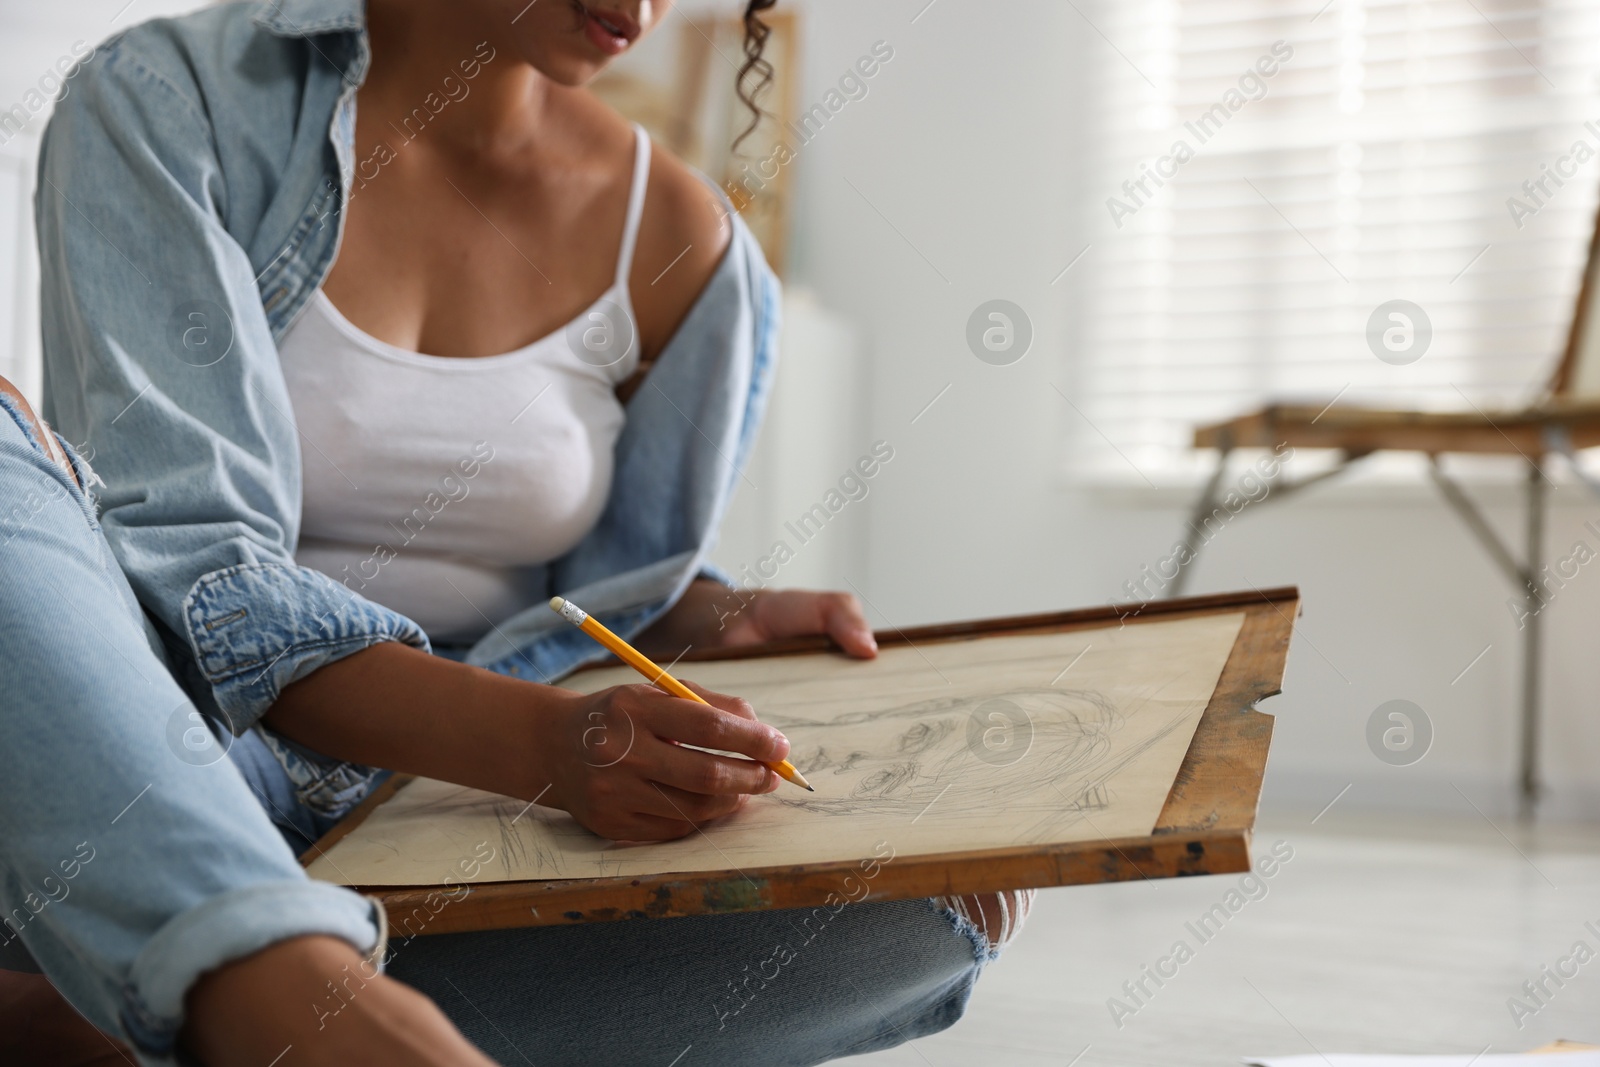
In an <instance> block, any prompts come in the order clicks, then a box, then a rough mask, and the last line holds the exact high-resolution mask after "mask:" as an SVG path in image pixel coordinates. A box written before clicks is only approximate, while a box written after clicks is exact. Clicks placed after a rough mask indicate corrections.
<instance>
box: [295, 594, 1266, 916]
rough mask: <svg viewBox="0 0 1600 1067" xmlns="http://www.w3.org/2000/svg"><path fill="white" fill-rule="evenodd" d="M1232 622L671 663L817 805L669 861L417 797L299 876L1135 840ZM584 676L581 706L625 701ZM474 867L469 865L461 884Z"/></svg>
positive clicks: (710, 835) (568, 874) (450, 790)
mask: <svg viewBox="0 0 1600 1067" xmlns="http://www.w3.org/2000/svg"><path fill="white" fill-rule="evenodd" d="M1243 619H1244V616H1243V615H1240V614H1230V615H1213V616H1204V617H1199V618H1190V619H1180V620H1172V621H1164V622H1148V623H1139V624H1137V625H1128V626H1122V627H1107V628H1105V629H1098V630H1077V631H1072V632H1068V633H1054V634H1032V635H1022V636H1005V637H986V638H982V639H970V640H960V641H942V642H923V643H919V644H917V645H915V646H909V647H908V646H893V647H889V648H885V649H884V650H883V651H881V652H880V653H879V654H878V658H877V659H875V660H869V661H860V660H850V659H846V658H845V657H843V656H841V655H837V654H831V653H815V654H807V655H800V656H777V657H764V658H756V659H747V660H727V661H721V662H707V663H686V664H682V665H681V666H680V668H678V669H676V670H675V671H674V673H676V674H678V675H679V676H680V677H683V678H687V679H689V680H691V681H695V682H698V683H700V684H701V685H704V686H706V687H707V688H710V689H713V690H716V691H718V692H722V693H731V694H736V695H738V696H742V697H745V698H746V699H748V700H749V701H750V702H751V703H752V704H754V706H755V709H756V713H757V714H758V715H760V716H761V718H762V720H763V721H765V722H768V723H771V724H773V725H774V726H777V727H778V728H780V729H781V730H783V732H784V733H785V734H786V735H787V736H788V737H789V741H790V745H791V752H790V759H791V760H792V761H793V762H794V764H795V765H796V766H797V767H798V768H799V769H800V771H801V773H803V774H804V775H805V776H806V777H807V778H808V779H809V780H810V781H811V784H812V785H814V786H815V787H816V792H815V793H808V792H806V791H805V790H803V789H800V788H798V787H797V786H793V785H790V784H788V783H785V784H784V785H782V786H781V787H780V788H779V789H778V791H777V792H775V793H769V794H765V795H763V796H759V797H755V798H753V799H752V800H751V802H750V803H749V804H748V805H746V806H745V808H744V809H743V810H742V811H739V812H737V813H735V814H734V815H732V816H729V817H727V818H726V819H724V820H721V821H719V822H717V823H713V824H711V825H708V826H706V827H705V828H704V829H703V830H702V831H699V832H696V833H694V834H692V835H690V836H689V837H686V838H684V839H682V840H679V841H672V842H666V843H657V844H638V843H634V844H627V843H618V842H613V841H607V840H605V839H603V838H600V837H596V836H595V835H593V834H591V833H589V832H588V831H587V830H584V829H583V828H582V827H580V826H579V825H578V824H577V823H576V822H575V821H574V820H573V819H572V818H571V817H570V816H569V815H567V814H566V813H565V812H562V811H556V810H553V809H550V808H545V807H542V806H535V805H530V804H528V803H527V802H526V801H523V800H514V799H511V798H508V797H502V796H496V795H493V794H489V793H483V792H480V791H478V790H474V789H467V788H464V787H461V786H455V785H449V784H446V783H444V782H437V781H432V780H429V779H417V780H415V781H413V782H411V783H410V784H408V785H406V786H404V787H402V788H401V789H400V790H399V791H398V792H397V793H396V794H395V795H394V796H393V797H392V798H390V799H389V800H388V801H387V802H386V803H384V804H383V805H382V806H380V807H379V808H378V809H377V810H376V811H375V812H373V813H372V814H371V815H370V816H369V817H368V818H367V820H366V821H365V822H364V823H362V824H361V825H360V826H359V827H357V828H356V830H355V831H354V832H352V833H350V834H348V835H347V836H345V837H344V838H343V839H341V840H340V841H338V842H337V843H335V844H334V845H333V847H332V848H331V849H329V850H328V852H327V853H326V854H325V855H324V856H322V857H320V858H319V859H317V860H316V861H315V862H314V863H313V864H312V865H311V867H310V872H311V874H312V875H313V876H314V877H317V878H322V879H325V880H327V881H333V882H341V883H344V884H346V885H368V886H377V885H438V884H441V883H443V882H444V881H446V880H447V879H450V878H452V877H459V876H458V875H457V874H456V872H457V870H458V867H459V863H460V861H461V860H462V859H463V858H468V859H470V858H472V857H474V856H477V857H484V856H488V855H490V854H491V850H492V855H493V856H494V859H493V861H492V862H490V863H488V864H487V865H485V866H483V868H482V870H481V871H479V872H478V873H477V874H476V877H475V879H474V880H479V881H484V880H487V881H505V880H521V879H535V878H595V877H610V876H619V875H625V876H633V875H642V874H664V873H672V872H688V871H725V870H733V869H739V870H743V869H746V868H750V867H766V866H780V865H789V864H801V863H816V862H824V861H832V860H841V861H849V860H854V859H860V858H862V857H866V856H871V855H882V854H884V853H883V851H882V850H883V848H884V847H885V846H886V847H887V848H888V849H892V850H893V854H894V855H896V856H905V855H916V854H926V853H934V852H953V851H960V850H972V849H985V848H1002V847H1008V846H1013V845H1030V844H1052V843H1064V842H1073V841H1086V840H1096V839H1099V838H1102V837H1107V838H1116V837H1140V836H1144V835H1147V834H1149V833H1150V831H1151V829H1153V828H1154V826H1155V822H1156V819H1157V818H1158V817H1159V816H1160V813H1161V808H1162V806H1163V804H1164V803H1165V802H1166V797H1167V793H1168V792H1169V791H1170V790H1171V788H1172V782H1173V779H1174V778H1175V777H1176V775H1177V772H1178V767H1179V765H1180V764H1181V763H1182V762H1183V757H1184V755H1185V753H1187V751H1188V748H1189V742H1190V741H1191V740H1192V738H1193V736H1194V729H1195V725H1196V723H1197V722H1199V719H1200V715H1201V713H1202V712H1203V711H1204V710H1205V707H1206V704H1207V703H1208V702H1209V701H1210V699H1211V694H1212V691H1213V690H1214V689H1215V688H1216V684H1217V678H1218V676H1219V675H1220V674H1221V673H1222V667H1223V665H1224V663H1226V662H1227V658H1228V655H1229V653H1230V651H1231V650H1232V648H1233V643H1234V639H1235V637H1236V636H1237V634H1238V632H1239V626H1240V624H1241V623H1242V621H1243ZM637 681H638V676H637V675H636V674H634V673H633V672H632V671H630V670H628V669H627V668H623V667H618V668H615V669H609V668H608V669H605V670H597V671H585V672H580V673H579V674H577V675H574V676H573V677H571V678H569V679H568V680H567V681H566V682H565V683H563V684H565V685H569V686H571V687H572V688H574V689H579V690H582V691H585V692H593V691H596V690H599V689H603V688H605V687H607V686H612V685H618V684H623V683H632V682H637ZM475 866H476V865H475Z"/></svg>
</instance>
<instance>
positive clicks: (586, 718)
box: [527, 683, 789, 841]
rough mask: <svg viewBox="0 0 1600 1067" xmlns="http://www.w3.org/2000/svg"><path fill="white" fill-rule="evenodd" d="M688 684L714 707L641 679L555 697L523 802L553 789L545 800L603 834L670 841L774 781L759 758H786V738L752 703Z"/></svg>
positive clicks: (541, 726)
mask: <svg viewBox="0 0 1600 1067" xmlns="http://www.w3.org/2000/svg"><path fill="white" fill-rule="evenodd" d="M685 684H690V687H691V688H692V689H694V691H695V692H697V693H699V694H700V695H701V696H703V697H705V699H706V700H707V701H709V702H710V705H711V706H709V707H708V706H707V705H705V704H698V703H696V702H694V701H692V700H684V699H681V698H679V697H674V696H670V695H669V694H667V693H664V692H662V691H661V690H659V689H657V688H656V687H655V686H652V685H643V684H639V685H619V686H614V687H612V688H610V689H602V690H600V691H599V692H598V693H590V694H579V693H568V694H564V696H563V698H561V699H557V700H555V701H552V702H551V703H550V704H549V705H547V707H546V708H545V709H543V714H541V715H539V717H538V718H537V720H536V722H537V723H538V726H537V729H538V733H539V736H538V737H537V739H536V741H535V745H534V748H535V751H536V752H537V753H538V766H537V767H536V768H533V771H534V775H533V779H532V781H534V782H536V783H537V784H534V785H533V787H532V791H530V792H529V793H528V796H527V799H530V800H531V799H533V797H534V792H536V791H538V790H542V789H545V788H546V786H548V791H547V792H545V793H544V795H543V796H541V797H540V798H539V803H541V804H544V805H547V806H549V807H555V808H560V809H562V810H564V811H566V812H568V813H570V814H571V815H572V817H573V818H575V819H577V820H578V822H579V823H581V824H582V825H583V826H585V827H587V828H588V829H590V830H592V831H594V832H595V833H597V834H599V835H600V836H602V837H608V838H611V839H612V840H620V841H670V840H672V839H674V838H679V837H683V836H684V835H686V834H688V833H691V832H692V831H693V830H694V829H695V828H696V827H697V826H699V825H700V824H702V823H706V822H709V821H711V820H712V819H716V818H720V817H721V816H723V815H727V814H729V813H731V812H733V811H736V810H738V809H739V808H740V807H741V806H743V804H744V803H745V801H746V800H747V799H748V798H749V797H750V796H751V795H753V794H758V793H770V792H772V791H773V790H774V789H776V788H778V786H779V785H780V784H781V782H782V779H780V778H779V777H778V776H777V774H775V773H774V772H773V771H771V770H769V769H768V768H767V767H765V766H763V762H776V761H778V760H781V759H783V758H785V757H786V756H787V755H788V754H789V741H788V739H787V738H785V737H784V736H783V734H781V733H779V732H778V731H777V730H775V729H773V728H772V727H770V726H766V725H764V724H762V723H761V722H759V721H758V720H757V719H756V716H755V712H754V711H752V710H751V708H750V705H749V704H748V703H747V702H746V701H743V700H741V699H739V698H738V697H730V696H724V695H722V694H720V693H713V692H711V691H709V690H706V689H701V688H700V687H699V686H695V685H692V684H691V683H685ZM547 692H548V691H547ZM558 692H560V691H559V690H558ZM689 745H695V746H699V747H698V748H689V747H686V746H689ZM699 748H710V749H718V750H720V751H723V752H735V753H739V754H740V755H742V756H748V757H749V759H740V758H738V757H737V756H724V755H719V754H716V753H712V752H702V751H699ZM756 761H762V762H756Z"/></svg>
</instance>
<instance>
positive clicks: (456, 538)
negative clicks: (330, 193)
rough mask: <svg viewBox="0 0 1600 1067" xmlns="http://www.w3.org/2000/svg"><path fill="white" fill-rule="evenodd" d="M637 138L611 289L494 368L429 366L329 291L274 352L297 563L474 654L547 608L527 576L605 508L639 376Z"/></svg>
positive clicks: (481, 364) (466, 362) (436, 362)
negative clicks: (356, 319) (618, 391)
mask: <svg viewBox="0 0 1600 1067" xmlns="http://www.w3.org/2000/svg"><path fill="white" fill-rule="evenodd" d="M634 136H635V150H634V164H633V182H632V187H631V189H630V192H629V196H628V212H627V219H626V223H625V225H624V227H623V233H622V247H621V250H620V252H619V254H618V256H617V270H616V276H615V278H614V279H613V281H612V283H611V287H610V288H609V289H607V290H606V291H605V292H604V293H603V294H602V295H601V296H600V298H599V299H598V300H596V301H595V302H594V304H592V305H590V307H589V308H588V309H586V310H585V311H584V312H583V313H582V314H581V315H579V316H578V317H577V318H576V319H574V320H573V321H572V322H571V323H569V324H568V325H567V326H565V327H564V328H562V329H560V330H557V331H556V332H554V333H552V334H549V335H548V336H545V337H542V338H540V339H539V340H537V341H535V342H533V343H532V344H530V345H528V346H526V347H524V348H519V349H517V350H516V351H514V352H506V353H503V354H501V355H497V356H485V357H481V358H475V359H474V358H466V359H460V358H452V357H442V356H429V355H423V354H421V353H417V352H411V351H408V350H406V349H403V348H398V347H396V346H394V345H391V344H386V343H385V342H383V341H380V340H378V339H377V338H375V337H372V336H370V335H369V334H366V333H363V332H362V331H361V330H359V329H357V328H356V327H355V326H354V325H352V324H351V323H350V322H349V321H348V320H347V319H345V317H344V316H343V315H341V314H339V310H338V309H337V308H335V307H334V306H333V303H332V302H331V301H330V300H329V299H328V298H327V296H326V295H325V294H324V293H323V292H322V291H321V290H320V289H319V290H318V291H317V292H316V294H315V295H314V296H313V297H312V299H311V301H310V303H309V304H308V305H307V307H306V310H305V311H304V312H303V313H302V315H301V317H300V318H299V319H298V320H297V321H296V322H295V323H294V325H293V326H292V327H290V329H289V332H288V333H286V334H285V335H284V337H283V340H282V342H281V343H280V344H279V346H278V354H279V357H280V360H281V361H282V364H283V372H284V377H285V379H286V380H287V382H288V387H289V398H290V400H291V402H292V404H293V406H294V415H295V420H296V422H297V423H298V425H299V430H300V441H301V456H302V469H303V471H304V475H303V486H302V490H301V494H302V496H301V499H302V511H301V531H300V543H299V546H298V549H297V551H296V559H297V561H298V562H299V563H300V564H302V565H303V566H307V567H312V568H315V569H316V570H319V571H322V572H323V573H325V574H327V575H329V576H330V577H332V578H333V579H335V580H336V581H340V582H343V583H344V584H345V585H346V586H348V587H349V588H350V589H352V590H355V591H356V592H359V593H361V594H362V595H363V596H365V597H367V598H368V599H370V600H374V601H377V602H378V603H380V604H383V605H385V606H386V607H389V608H392V609H394V610H395V611H398V612H400V613H401V614H403V615H406V616H408V617H409V618H411V619H413V620H414V621H416V623H417V624H418V625H420V626H421V627H422V628H423V630H425V631H426V632H427V634H428V636H429V637H430V638H431V639H433V640H434V641H435V642H443V643H462V642H470V641H475V640H477V639H478V638H480V637H482V636H483V635H484V634H486V633H487V632H488V631H489V630H490V629H491V628H492V627H493V626H495V625H497V624H498V623H500V622H503V621H504V620H505V619H507V618H508V617H510V616H511V615H513V614H515V613H516V612H518V611H520V610H522V609H523V608H525V607H527V606H528V605H529V604H531V603H535V602H537V601H538V600H540V599H542V598H543V597H545V596H548V595H549V592H548V590H545V589H543V588H533V587H532V586H531V582H530V578H531V575H529V573H528V571H529V568H530V567H532V566H533V565H535V564H540V563H546V562H549V561H550V560H553V559H555V558H557V557H559V556H561V555H563V554H565V553H566V552H567V551H569V550H570V549H571V548H572V547H573V546H574V545H576V544H577V543H578V542H579V541H580V540H582V539H583V537H584V535H585V534H587V533H588V532H589V530H590V529H591V528H592V527H593V526H594V524H595V522H596V521H597V520H598V519H599V517H600V513H601V511H602V510H603V509H604V507H605V503H606V497H607V495H608V494H609V493H610V490H611V477H612V450H613V448H614V446H615V445H616V440H617V435H618V434H619V433H620V432H621V431H622V424H623V411H622V405H621V404H619V403H618V402H617V398H616V395H615V393H614V389H615V387H616V386H617V384H618V383H620V382H622V381H623V380H625V379H626V378H627V377H628V376H629V375H631V374H632V373H633V372H634V371H635V370H636V369H637V368H638V364H639V343H638V337H637V331H636V330H635V329H634V327H633V323H634V322H635V319H634V316H633V303H632V301H631V299H630V298H629V294H628V272H629V269H630V268H631V266H632V263H633V251H634V244H635V242H636V240H637V237H638V232H639V219H640V217H641V215H642V214H643V211H644V197H645V186H646V183H647V181H648V177H649V173H650V140H649V137H648V135H646V133H645V132H644V130H643V129H642V128H640V127H638V126H635V127H634Z"/></svg>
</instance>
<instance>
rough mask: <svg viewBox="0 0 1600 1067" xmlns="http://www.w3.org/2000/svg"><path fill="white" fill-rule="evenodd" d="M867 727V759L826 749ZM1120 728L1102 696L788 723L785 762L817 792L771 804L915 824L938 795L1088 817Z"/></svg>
mask: <svg viewBox="0 0 1600 1067" xmlns="http://www.w3.org/2000/svg"><path fill="white" fill-rule="evenodd" d="M864 722H875V723H879V724H882V725H883V726H884V727H885V729H884V730H883V731H882V733H881V734H880V735H879V736H880V738H881V741H880V743H879V744H877V745H875V746H874V748H873V750H872V751H862V750H860V749H857V748H852V749H850V750H848V751H846V750H841V749H835V748H833V747H832V746H830V745H829V743H828V734H829V728H830V726H843V725H851V724H857V723H864ZM1122 722H1123V719H1122V716H1121V714H1119V713H1118V711H1117V709H1116V708H1115V706H1114V705H1112V703H1111V702H1110V701H1108V700H1106V699H1105V698H1104V697H1103V696H1101V695H1100V694H1099V693H1095V692H1090V691H1083V690H1061V689H1016V690H1011V691H1009V692H1004V693H999V694H994V695H992V696H986V697H983V698H978V699H951V698H938V699H934V700H925V701H919V702H917V703H914V704H905V705H900V706H896V707H889V708H884V709H880V710H877V711H871V712H852V713H849V714H846V715H840V716H837V717H836V718H834V719H832V720H829V721H824V722H817V723H809V724H787V723H786V724H783V729H784V730H785V731H786V732H787V733H788V734H789V736H790V739H791V741H792V742H793V746H794V747H793V749H792V751H791V753H790V759H791V760H792V761H793V762H794V764H795V766H796V767H798V768H799V769H800V771H801V773H802V774H804V775H805V776H806V777H807V778H808V779H809V780H810V781H811V783H812V784H813V785H814V786H816V789H817V792H816V794H815V795H811V794H807V795H806V796H805V797H804V798H800V797H794V796H791V795H789V794H787V793H774V794H768V799H770V800H773V801H775V802H777V803H780V804H785V805H788V806H790V807H794V808H800V809H804V810H806V811H809V812H813V813H815V814H818V815H852V814H858V813H862V812H868V811H870V812H874V813H885V814H904V815H906V816H907V817H916V816H918V815H919V813H920V812H922V811H923V810H924V809H925V808H926V807H927V806H928V804H929V803H930V801H931V800H932V799H933V798H934V797H935V796H937V797H938V798H939V803H940V805H942V806H947V807H948V808H953V809H956V810H963V809H966V810H975V809H990V810H993V809H994V808H995V807H997V806H1004V807H1007V808H1012V809H1016V808H1018V807H1019V806H1021V807H1024V808H1028V809H1033V808H1037V809H1038V810H1040V811H1042V812H1043V811H1050V812H1059V811H1063V810H1072V809H1076V810H1091V809H1093V808H1097V807H1103V806H1105V804H1106V803H1107V801H1108V798H1107V796H1106V792H1105V789H1104V781H1105V779H1106V778H1108V777H1109V776H1110V774H1111V773H1113V772H1114V770H1115V768H1113V767H1110V766H1109V765H1108V762H1107V757H1108V756H1109V755H1110V753H1111V742H1112V737H1113V736H1114V734H1115V733H1116V731H1117V730H1118V729H1119V728H1120V727H1121V725H1122ZM854 736H855V737H856V738H857V744H859V737H860V733H859V732H854Z"/></svg>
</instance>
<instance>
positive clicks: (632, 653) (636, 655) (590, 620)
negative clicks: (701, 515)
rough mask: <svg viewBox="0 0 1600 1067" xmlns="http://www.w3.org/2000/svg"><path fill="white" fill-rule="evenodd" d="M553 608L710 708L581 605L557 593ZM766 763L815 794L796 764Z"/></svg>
mask: <svg viewBox="0 0 1600 1067" xmlns="http://www.w3.org/2000/svg"><path fill="white" fill-rule="evenodd" d="M550 610H551V611H553V612H555V613H556V614H557V615H560V616H561V617H562V618H563V619H566V620H567V621H568V622H570V623H571V624H572V625H574V626H576V627H577V628H578V629H580V630H582V631H583V632H584V633H586V634H588V635H589V636H590V637H592V638H594V639H595V640H596V641H598V642H600V644H602V645H604V646H605V647H606V648H607V649H608V650H610V652H611V653H612V654H613V655H615V656H616V657H617V658H618V659H620V660H621V661H622V662H624V663H626V664H627V665H628V666H630V667H632V668H633V669H634V670H636V671H638V672H639V673H640V674H642V675H644V676H645V677H646V678H648V679H650V682H651V684H652V685H655V686H656V687H658V688H660V689H665V690H666V691H667V692H669V693H671V694H672V695H673V696H675V697H682V698H683V699H684V700H694V701H698V702H699V703H701V704H705V705H706V706H707V707H710V706H711V705H710V704H709V702H707V701H706V700H704V699H702V698H701V696H700V694H698V693H696V692H695V691H694V690H693V689H690V688H689V687H688V686H686V685H684V684H683V683H682V682H680V681H678V680H677V679H676V678H674V677H673V676H672V675H670V674H668V673H667V671H666V668H665V667H658V666H656V664H655V662H654V661H653V660H652V659H650V657H649V656H646V655H645V654H644V653H643V652H640V651H639V650H638V649H636V648H634V647H633V646H632V645H630V644H628V642H626V641H624V640H623V639H622V638H620V637H618V636H617V635H616V634H614V633H612V632H611V631H610V630H609V629H607V628H606V627H605V625H604V624H602V623H601V622H600V620H599V619H596V618H595V617H594V616H592V615H590V614H589V613H588V612H587V611H584V610H583V609H582V608H580V607H578V605H576V604H574V603H573V602H572V601H570V600H563V599H561V598H560V597H558V596H556V597H551V598H550ZM763 762H765V761H763ZM767 766H768V767H771V768H772V770H773V771H774V772H775V773H776V774H777V775H778V777H780V778H782V779H784V780H785V781H789V782H793V783H794V784H795V785H797V786H799V787H801V788H802V789H811V792H813V793H815V792H816V790H815V789H812V788H811V783H810V782H808V781H806V779H805V776H804V775H803V774H801V773H800V772H799V771H798V770H796V769H795V765H794V764H792V763H790V762H789V761H788V760H779V761H777V762H776V763H768V764H767Z"/></svg>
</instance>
